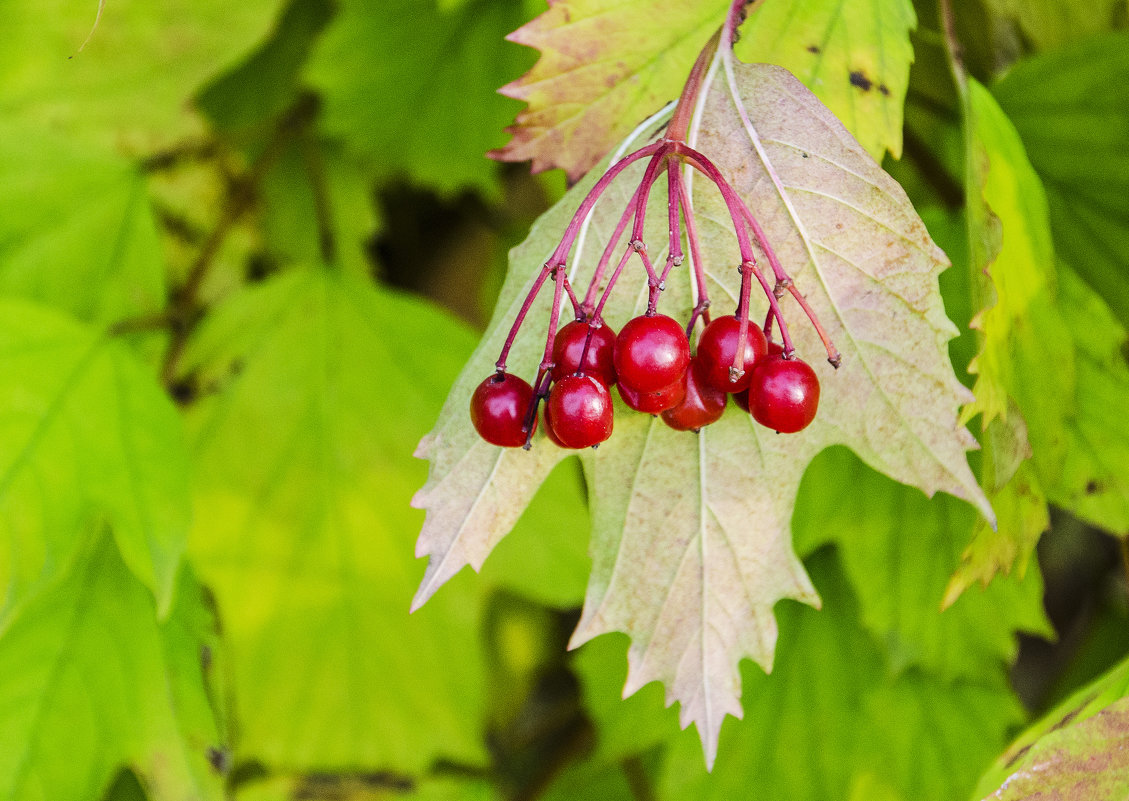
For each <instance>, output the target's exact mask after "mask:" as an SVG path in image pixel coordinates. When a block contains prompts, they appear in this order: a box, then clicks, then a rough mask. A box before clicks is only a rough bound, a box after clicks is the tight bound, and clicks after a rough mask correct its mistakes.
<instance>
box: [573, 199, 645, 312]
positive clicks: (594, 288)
mask: <svg viewBox="0 0 1129 801" xmlns="http://www.w3.org/2000/svg"><path fill="white" fill-rule="evenodd" d="M641 191H643V187H641V186H640V187H638V188H637V189H636V190H635V194H634V195H632V196H631V200H630V202H628V204H627V207H626V208H625V209H624V210H623V214H621V215H620V216H619V223H618V224H617V225H616V227H615V232H614V233H613V234H612V236H611V239H609V240H608V244H607V245H606V246H605V247H604V252H603V254H601V256H600V263H599V264H597V265H596V271H595V272H594V273H593V274H592V281H591V282H590V283H589V284H588V291H587V292H585V293H584V302H583V303H582V304H581V306H580V308H581V311H582V312H584V315H585V317H591V316H592V312H593V309H594V307H595V303H596V293H597V292H598V291H599V285H600V280H601V279H602V278H603V277H604V271H605V270H606V269H607V267H608V262H610V261H611V257H612V253H613V252H614V251H615V246H616V245H617V244H619V240H620V239H621V238H623V232H624V231H626V230H627V223H628V222H629V221H630V220H631V215H632V214H634V213H635V201H636V198H637V197H638V196H639V193H640V192H641Z"/></svg>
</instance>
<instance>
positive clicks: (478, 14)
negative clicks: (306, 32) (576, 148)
mask: <svg viewBox="0 0 1129 801" xmlns="http://www.w3.org/2000/svg"><path fill="white" fill-rule="evenodd" d="M339 5H340V8H339V9H338V10H337V13H336V16H335V17H334V19H333V20H332V22H331V23H330V25H329V27H328V28H327V30H326V32H325V35H324V36H323V37H322V39H321V41H320V42H319V43H318V45H317V47H316V48H315V49H314V53H313V56H312V58H311V61H310V65H309V69H308V75H309V79H310V81H311V82H312V83H313V84H314V86H315V87H317V88H318V89H319V90H320V91H321V93H322V97H323V100H324V103H325V113H324V120H323V125H324V128H325V130H326V131H327V132H328V133H329V134H330V135H331V136H334V137H339V138H341V139H342V140H343V143H344V145H345V147H346V151H347V152H348V153H351V154H353V155H356V156H362V157H364V158H365V159H366V160H367V161H368V163H369V164H370V165H371V166H372V167H373V168H374V169H376V170H378V171H379V172H380V173H381V174H382V175H388V174H395V173H398V172H403V171H405V170H408V171H410V172H411V175H412V176H413V178H414V179H416V180H421V181H425V182H428V183H432V184H435V185H437V186H439V187H440V188H441V189H444V190H446V191H454V190H457V189H459V188H460V187H462V186H464V185H473V186H476V187H478V188H480V189H482V190H484V191H496V190H494V188H493V187H494V181H493V176H494V172H495V167H496V165H494V164H492V163H491V162H490V161H489V160H487V159H486V158H484V156H483V154H484V153H485V152H486V151H487V150H489V149H490V148H491V147H496V146H497V145H498V144H500V142H501V139H502V133H501V130H500V129H501V128H502V126H503V125H505V123H506V120H508V119H509V118H510V115H512V114H513V113H514V109H515V107H516V106H517V104H516V103H514V102H513V101H511V100H507V99H506V98H504V97H499V96H497V94H495V93H494V89H495V87H497V86H498V85H499V84H500V83H502V82H504V81H507V80H509V79H511V78H512V77H513V76H514V75H517V74H518V73H519V72H520V71H521V70H522V69H524V68H525V67H526V66H527V65H528V63H529V61H530V59H529V55H530V54H529V53H528V51H523V49H522V48H520V47H516V46H514V47H507V48H505V49H503V50H502V51H499V49H498V46H497V42H498V39H499V38H500V37H502V36H504V35H505V33H506V32H508V31H510V30H512V29H513V27H514V26H515V25H520V24H521V22H522V21H523V20H524V19H525V16H524V12H525V9H524V7H523V5H522V3H521V2H519V0H488V1H485V2H484V1H483V0H477V1H476V2H467V3H465V4H463V5H461V6H459V7H457V8H450V9H448V10H440V9H438V8H436V7H435V2H434V0H394V1H392V0H383V2H381V3H378V4H375V5H374V4H373V3H372V2H370V1H369V0H345V2H342V3H340V4H339ZM390 54H395V56H396V57H395V58H390V57H389V56H390ZM499 56H500V57H499Z"/></svg>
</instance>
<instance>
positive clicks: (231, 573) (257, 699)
mask: <svg viewBox="0 0 1129 801" xmlns="http://www.w3.org/2000/svg"><path fill="white" fill-rule="evenodd" d="M470 345H471V341H470V337H469V335H468V334H467V332H466V330H465V329H464V328H463V327H462V326H460V325H459V324H457V323H456V322H455V321H453V320H452V319H451V318H449V317H446V316H444V315H443V314H441V313H439V312H437V311H435V310H434V309H431V308H429V307H428V306H427V305H426V304H423V303H421V302H420V301H418V300H414V299H411V298H407V297H403V296H400V295H397V294H394V293H391V292H385V291H380V290H378V289H377V288H375V287H374V286H373V284H372V282H371V281H370V280H367V279H361V278H359V277H358V276H356V275H354V274H353V273H351V272H348V271H345V270H342V269H340V268H332V267H322V268H316V269H309V268H307V269H296V270H294V271H291V272H288V273H285V274H283V275H280V276H277V277H275V278H272V279H270V280H269V281H267V282H264V283H263V284H261V285H255V286H252V287H251V288H249V289H246V290H244V291H241V292H239V293H237V294H235V295H233V296H231V297H230V298H229V299H228V300H226V301H225V302H223V303H221V304H220V305H219V306H218V307H216V308H215V309H214V311H212V313H211V314H209V316H208V318H207V320H206V321H205V322H204V324H203V325H202V326H201V328H200V330H199V332H198V333H197V334H196V336H195V337H194V339H193V341H192V342H191V343H190V345H189V347H188V350H187V351H186V354H185V364H186V367H187V368H188V369H190V370H191V371H193V372H195V374H196V375H197V376H198V380H199V382H200V384H201V386H204V387H211V388H212V390H213V391H212V392H211V393H210V394H206V395H205V396H204V397H202V398H201V399H200V400H199V401H198V402H197V403H196V404H194V405H193V406H192V408H191V411H190V413H189V416H188V422H189V428H190V438H191V441H192V446H193V452H194V456H195V468H196V475H195V480H194V490H195V498H196V507H195V510H196V514H195V517H194V527H193V535H192V538H191V547H190V555H191V557H192V563H193V565H194V566H195V567H196V568H197V569H198V570H199V572H200V575H201V577H202V579H203V580H204V581H206V583H207V584H208V586H209V587H211V588H212V589H213V591H214V592H215V595H216V599H217V602H218V605H219V611H220V616H221V619H222V621H223V627H224V634H225V642H226V643H227V644H228V646H229V651H228V655H229V658H230V660H231V673H232V681H233V685H234V691H235V698H236V699H237V706H236V709H235V713H236V715H237V716H238V720H239V731H240V737H239V741H238V749H239V750H238V752H237V754H236V756H237V758H240V759H255V760H258V761H260V762H263V763H265V764H267V765H270V766H271V767H272V768H276V769H278V770H280V771H294V772H303V771H310V770H314V769H318V770H333V769H353V768H355V766H357V765H380V766H382V767H385V768H387V769H390V770H395V771H401V772H415V771H420V770H423V769H424V768H425V767H427V766H428V765H430V764H431V763H432V761H433V760H434V759H436V758H439V757H440V756H442V757H447V758H451V759H458V760H462V761H467V762H470V761H480V760H482V759H483V756H482V751H481V748H482V747H481V744H480V742H479V739H478V728H477V726H478V721H479V720H480V715H481V704H482V690H481V686H482V684H483V680H482V678H481V676H482V667H481V653H480V649H479V646H478V642H477V640H476V634H475V632H476V631H477V617H478V614H479V608H480V597H481V596H480V594H479V593H480V588H479V587H476V586H467V587H464V588H463V590H462V591H461V592H460V591H459V590H458V589H456V590H455V592H453V593H452V594H451V596H450V597H449V598H446V599H443V603H442V605H440V606H438V607H436V608H435V609H428V610H427V613H426V614H424V615H422V616H419V617H415V618H409V617H408V615H407V614H406V609H407V606H408V602H409V600H410V598H411V593H412V588H413V586H414V584H415V582H416V581H417V579H418V571H414V570H410V569H406V568H405V567H404V565H405V559H406V558H409V554H410V552H411V535H412V532H413V531H414V530H415V527H416V526H418V524H419V522H418V515H417V514H416V513H414V512H412V511H411V510H410V509H409V508H408V499H409V497H410V495H411V491H412V488H413V486H414V483H415V482H417V481H418V480H419V479H420V478H422V473H423V469H422V467H423V466H422V465H419V464H418V463H414V462H413V461H412V459H411V451H412V447H413V446H414V444H415V442H416V439H417V437H418V436H419V435H420V433H421V432H422V431H423V430H424V427H425V426H426V424H427V420H428V419H429V418H430V417H431V415H433V414H434V413H435V411H436V406H437V405H438V402H437V399H438V398H439V397H441V396H442V392H443V388H444V387H445V386H446V384H447V382H448V381H449V380H450V378H451V376H452V375H454V373H455V370H456V369H457V365H458V364H459V362H460V361H461V360H462V358H463V356H464V355H465V354H466V353H467V352H469V350H470ZM378 377H379V378H378ZM405 687H411V688H412V691H411V692H404V690H403V688H405ZM306 697H309V698H313V697H316V703H305V704H298V705H286V704H282V705H280V704H277V703H274V702H273V700H272V699H278V698H306Z"/></svg>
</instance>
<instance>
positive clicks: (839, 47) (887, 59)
mask: <svg viewBox="0 0 1129 801" xmlns="http://www.w3.org/2000/svg"><path fill="white" fill-rule="evenodd" d="M916 26H917V16H916V14H915V13H914V10H913V4H912V3H911V2H909V1H908V0H867V2H862V3H860V2H851V3H842V2H839V0H818V1H817V2H812V0H773V2H768V3H764V4H763V5H762V6H760V7H759V8H757V9H756V10H755V11H754V12H753V13H752V14H751V15H750V16H749V19H748V21H747V22H746V23H745V24H744V25H743V26H742V27H741V38H740V40H739V41H738V43H737V45H736V47H735V50H734V52H735V53H736V54H737V56H738V57H739V58H741V59H742V60H744V61H750V62H765V63H768V64H777V65H779V66H781V67H784V68H785V69H787V70H788V71H789V72H791V73H792V74H793V75H795V76H796V77H797V78H799V79H800V80H801V81H802V82H803V83H804V85H805V86H807V87H808V88H809V89H811V90H812V92H814V93H815V95H816V97H818V98H819V99H820V100H821V101H823V103H824V104H825V105H826V106H827V107H828V108H829V109H831V111H832V112H833V113H834V114H835V116H836V117H838V118H839V119H840V120H841V121H842V123H843V125H845V126H846V127H847V130H849V131H850V132H851V133H852V134H854V137H855V138H856V139H858V140H859V143H860V144H861V145H862V146H863V147H864V148H866V151H867V152H868V153H870V155H871V156H873V157H874V158H875V159H877V160H879V161H881V160H882V156H883V155H884V154H885V152H886V151H887V150H889V151H890V154H891V155H892V156H893V157H894V158H900V157H901V155H902V107H903V105H904V104H905V97H906V87H907V85H908V84H909V66H910V63H911V62H912V61H913V46H912V45H911V44H910V40H909V33H910V31H911V30H913V29H914V28H915V27H916Z"/></svg>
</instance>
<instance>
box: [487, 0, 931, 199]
mask: <svg viewBox="0 0 1129 801" xmlns="http://www.w3.org/2000/svg"><path fill="white" fill-rule="evenodd" d="M727 5H728V3H726V2H723V1H722V2H719V0H695V2H682V3H667V2H663V0H633V2H629V3H624V2H610V0H551V2H550V3H549V10H548V11H546V12H545V13H543V14H542V15H541V16H539V17H537V18H536V19H535V20H533V21H532V22H530V23H529V24H527V25H525V26H524V27H522V28H520V29H519V30H517V31H515V32H514V33H513V34H511V35H510V37H509V39H510V41H513V42H518V43H520V44H524V45H528V46H530V47H535V48H537V49H538V50H540V51H541V58H540V60H539V61H538V62H537V64H536V65H535V66H534V67H533V69H531V70H530V71H529V72H528V73H526V74H525V75H523V76H522V77H521V78H519V79H518V80H516V81H513V82H512V83H510V84H507V85H506V86H504V87H502V90H501V91H502V94H505V95H507V96H509V97H513V98H517V99H518V100H523V101H525V102H526V103H528V107H527V108H526V109H525V110H524V111H522V112H521V113H520V114H518V116H517V119H516V120H515V122H514V124H513V125H512V126H510V127H509V128H508V129H507V130H508V131H509V132H510V133H511V134H513V139H512V140H511V141H510V142H509V143H508V144H507V145H506V146H505V147H503V148H501V149H499V150H496V151H494V152H493V153H491V155H492V156H493V157H495V158H499V159H502V160H504V161H524V160H526V159H531V160H532V161H533V170H534V172H537V171H540V170H546V169H552V168H553V167H561V168H563V169H564V170H565V171H566V172H567V173H568V176H569V178H570V179H572V180H576V179H578V178H579V177H580V176H581V175H583V174H584V173H585V172H586V171H587V170H588V169H589V168H591V167H592V166H593V165H594V164H595V163H596V162H597V161H599V160H600V157H601V156H603V154H604V153H606V152H607V151H608V149H609V148H611V147H612V146H613V145H614V144H615V143H616V142H617V141H618V140H619V139H621V138H622V137H623V136H624V135H626V134H627V133H628V132H629V131H630V130H631V129H632V127H634V126H635V125H636V124H637V123H638V122H639V121H640V120H641V119H643V118H644V117H645V116H646V115H647V114H649V113H650V112H651V111H652V110H653V109H655V108H657V107H658V106H659V105H660V104H661V103H663V102H664V101H667V100H672V99H673V98H675V97H677V95H678V92H679V90H680V89H681V87H682V83H683V81H685V79H686V74H687V73H688V72H689V71H690V65H691V64H692V63H693V61H694V56H695V55H697V53H698V49H699V48H701V46H702V45H703V44H704V43H705V42H706V40H707V39H709V37H710V34H712V33H713V32H714V31H715V30H716V29H717V26H718V25H719V24H720V23H721V20H722V18H723V16H724V13H725V8H726V6H727ZM914 25H915V19H914V12H913V6H912V5H911V4H910V3H908V2H906V0H865V1H863V0H855V2H852V3H842V2H840V0H773V1H772V2H770V3H765V4H763V6H760V7H757V8H756V10H755V11H753V12H752V13H751V14H750V16H749V19H748V20H747V21H746V22H745V24H744V25H743V26H742V28H741V34H742V36H741V40H740V42H739V44H738V50H737V52H738V54H739V55H740V56H741V57H742V58H747V59H748V60H750V61H757V62H764V63H770V64H777V65H779V66H782V67H785V68H787V69H789V70H791V71H792V72H793V73H795V75H796V76H797V77H798V78H800V80H801V81H803V82H804V84H805V85H806V86H807V87H808V88H809V89H811V90H812V91H813V92H815V94H816V96H817V97H819V99H820V100H822V101H823V102H824V103H825V104H827V105H828V106H829V107H830V108H831V109H832V111H834V112H835V113H836V114H838V115H839V116H840V118H841V119H843V121H844V122H846V124H847V127H848V128H849V129H850V130H851V132H852V133H853V134H854V135H855V137H856V138H858V139H859V140H860V141H861V142H862V144H863V146H864V147H865V148H866V149H867V151H869V152H870V154H871V155H873V156H875V158H881V156H882V154H883V152H885V151H886V150H887V149H889V150H890V152H892V153H893V154H894V155H898V154H900V153H901V141H902V101H903V98H904V97H905V91H906V85H907V83H908V80H909V66H910V63H911V62H912V61H913V48H912V46H911V45H910V41H909V31H910V29H911V28H913V27H914Z"/></svg>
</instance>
